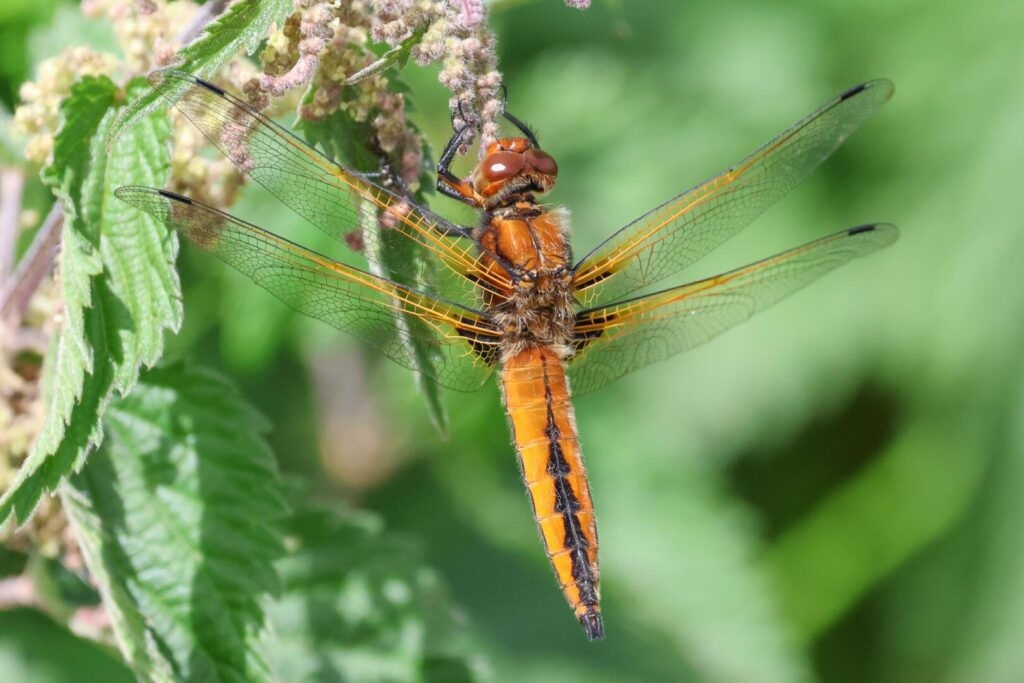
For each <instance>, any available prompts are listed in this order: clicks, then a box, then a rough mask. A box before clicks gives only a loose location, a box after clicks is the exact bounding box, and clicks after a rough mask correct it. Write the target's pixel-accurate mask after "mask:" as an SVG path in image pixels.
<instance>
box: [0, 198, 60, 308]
mask: <svg viewBox="0 0 1024 683" xmlns="http://www.w3.org/2000/svg"><path fill="white" fill-rule="evenodd" d="M63 225H64V211H63V210H62V209H61V206H60V204H54V205H53V208H52V209H50V213H48V214H47V215H46V220H44V221H43V225H42V227H41V228H39V232H38V233H36V237H35V239H34V240H32V246H31V247H29V249H28V253H27V254H25V258H23V259H22V260H21V263H19V264H18V268H17V270H15V271H14V276H13V277H11V278H10V279H9V280H8V281H7V282H6V283H4V286H3V288H2V289H0V320H8V319H20V318H21V316H22V314H24V313H25V309H26V308H28V302H29V301H30V300H31V299H32V295H33V294H34V293H35V291H36V289H37V288H38V287H39V284H40V283H41V282H42V281H43V278H45V277H46V276H47V275H48V274H49V273H50V269H51V268H52V266H53V259H54V257H55V256H56V255H57V247H58V246H59V244H60V228H61V226H63Z"/></svg>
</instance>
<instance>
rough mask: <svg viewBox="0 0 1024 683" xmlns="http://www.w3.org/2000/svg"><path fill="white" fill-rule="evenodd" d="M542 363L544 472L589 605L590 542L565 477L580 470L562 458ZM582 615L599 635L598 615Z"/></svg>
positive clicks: (592, 601) (593, 600) (593, 596)
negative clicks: (545, 421) (550, 480)
mask: <svg viewBox="0 0 1024 683" xmlns="http://www.w3.org/2000/svg"><path fill="white" fill-rule="evenodd" d="M541 364H542V366H543V368H544V399H545V401H546V402H547V409H548V415H547V417H548V424H547V427H546V428H545V434H546V435H547V437H548V466H547V472H548V474H550V475H551V476H552V477H554V479H555V512H558V513H561V515H562V523H563V525H564V527H565V540H564V541H563V547H564V548H568V549H570V550H571V552H570V553H569V557H570V558H571V561H572V578H573V580H574V581H575V582H576V587H577V588H578V589H579V593H580V603H581V604H583V605H585V606H587V607H588V608H592V607H594V606H596V605H597V603H598V598H597V586H596V585H595V584H596V581H595V578H594V572H593V571H592V570H591V567H590V557H589V556H588V555H587V549H588V548H589V547H590V542H589V541H588V540H587V537H586V534H584V533H583V524H582V523H581V522H580V518H579V516H578V515H577V514H576V513H577V512H579V510H580V501H579V499H577V498H576V494H575V493H573V490H572V486H571V485H570V484H569V479H568V477H569V475H571V474H577V475H579V474H582V472H575V473H574V472H573V471H572V468H571V466H570V465H569V461H568V460H566V459H565V453H564V452H563V451H562V444H561V436H562V434H561V430H560V429H559V428H558V424H557V422H556V421H555V410H554V405H553V401H552V396H551V384H550V381H551V380H550V378H549V377H548V370H547V361H546V360H545V359H544V357H543V356H541ZM585 616H588V617H590V618H589V619H588V620H584V624H583V625H584V626H585V627H586V628H587V635H588V637H590V638H591V639H596V638H600V637H601V631H600V629H599V628H598V629H597V630H595V629H594V624H595V623H596V624H597V625H598V627H600V621H601V620H600V616H599V615H597V614H596V611H595V610H592V609H588V611H587V615H585ZM595 618H596V621H595Z"/></svg>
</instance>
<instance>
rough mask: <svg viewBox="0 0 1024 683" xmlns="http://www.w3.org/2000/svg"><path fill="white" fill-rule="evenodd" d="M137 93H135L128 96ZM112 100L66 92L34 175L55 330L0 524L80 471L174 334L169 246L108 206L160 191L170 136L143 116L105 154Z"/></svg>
mask: <svg viewBox="0 0 1024 683" xmlns="http://www.w3.org/2000/svg"><path fill="white" fill-rule="evenodd" d="M144 84H145V82H144V81H141V80H140V81H137V82H136V83H135V85H134V86H133V87H132V88H131V89H130V90H129V92H132V91H134V90H137V89H138V88H140V87H143V85H144ZM120 97H121V92H120V90H119V89H118V88H117V86H115V85H114V84H113V83H112V82H111V81H110V80H109V79H107V78H105V77H104V78H93V77H89V78H84V79H82V80H81V81H79V82H78V83H76V84H75V85H74V86H73V87H72V89H71V95H70V97H69V98H68V99H67V100H66V101H65V102H64V105H63V107H62V109H61V111H62V113H63V115H64V125H63V127H62V128H61V130H60V132H59V133H58V134H57V137H56V140H55V144H54V154H53V163H52V164H51V165H50V166H48V167H47V168H46V169H44V171H43V179H44V180H45V182H46V183H47V184H48V185H50V187H51V188H52V189H53V191H54V193H55V194H56V195H57V196H58V198H59V199H60V201H61V204H62V206H63V209H64V215H65V221H64V228H63V233H62V237H61V239H62V247H61V253H60V274H61V294H62V298H63V303H64V322H63V325H62V326H61V331H60V336H59V339H58V340H57V342H56V344H55V346H54V349H53V351H52V352H51V353H50V354H49V356H48V358H47V361H46V364H47V378H48V381H47V382H46V384H45V386H46V390H45V397H46V398H45V401H46V404H45V405H46V412H45V416H46V417H45V421H44V423H43V426H42V429H41V431H40V434H39V437H38V438H37V440H36V443H35V445H34V446H33V449H32V452H31V453H30V454H29V457H28V458H27V459H26V460H25V463H24V464H23V465H22V467H21V469H20V470H19V472H18V474H17V477H16V478H15V481H14V483H13V484H12V485H11V486H10V488H8V489H7V490H6V491H5V492H4V493H3V495H2V496H0V522H3V520H5V519H6V518H7V517H8V515H9V514H10V513H11V512H12V511H14V512H15V513H16V515H17V518H18V520H19V522H22V523H23V522H25V521H26V520H27V519H28V518H29V516H30V515H31V513H32V511H33V510H34V509H35V506H36V504H37V503H38V502H39V499H40V497H41V496H42V494H43V492H44V490H49V491H52V490H53V489H55V488H56V487H57V485H58V484H59V483H60V482H61V481H62V479H63V478H64V477H65V476H67V475H68V474H69V473H71V472H73V471H75V470H77V469H79V468H80V467H81V466H82V463H83V462H84V460H85V456H86V455H87V454H88V453H89V451H90V450H91V449H93V448H95V447H96V446H97V445H98V444H99V442H100V440H101V438H102V432H101V430H100V420H101V418H102V416H103V411H104V409H105V408H106V404H107V402H108V401H109V399H110V397H111V395H112V394H113V392H114V391H115V390H117V391H119V392H120V393H122V394H125V393H127V392H128V391H129V390H130V389H131V387H132V385H133V384H134V382H135V378H136V377H137V375H138V371H139V367H140V366H142V365H147V366H149V365H153V364H154V363H155V362H156V361H157V360H159V358H160V356H161V354H162V353H163V330H164V329H177V328H178V327H179V326H180V325H181V319H182V310H181V303H180V293H179V287H178V278H177V274H176V273H175V271H174V257H175V255H176V253H177V250H178V243H177V239H176V238H175V236H174V235H172V234H170V233H169V232H168V231H167V230H166V228H164V227H163V226H162V225H160V224H159V223H157V222H156V221H154V220H153V219H151V218H149V217H148V216H144V215H141V214H139V213H138V212H137V211H135V210H134V209H132V208H131V207H130V206H128V205H126V204H124V203H122V202H120V201H119V200H117V199H116V198H115V197H114V196H113V191H114V189H115V188H117V187H118V186H120V185H125V184H129V183H131V182H136V183H144V184H147V185H156V186H161V185H163V184H164V183H165V182H166V178H167V172H168V168H169V161H168V154H167V144H166V141H167V138H168V136H169V135H170V132H169V124H168V122H167V117H166V116H165V115H163V114H160V115H155V116H152V117H150V118H148V119H146V120H144V121H142V122H141V123H140V124H139V125H137V126H134V127H133V128H132V129H131V130H130V131H129V132H128V133H127V134H126V136H125V137H124V139H123V140H122V141H121V142H120V143H119V144H118V145H117V146H116V148H114V149H113V150H111V152H110V153H105V152H104V149H103V140H104V135H105V134H106V131H107V130H108V129H109V127H110V124H111V122H112V121H113V119H114V116H115V115H116V113H117V102H118V101H119V99H120Z"/></svg>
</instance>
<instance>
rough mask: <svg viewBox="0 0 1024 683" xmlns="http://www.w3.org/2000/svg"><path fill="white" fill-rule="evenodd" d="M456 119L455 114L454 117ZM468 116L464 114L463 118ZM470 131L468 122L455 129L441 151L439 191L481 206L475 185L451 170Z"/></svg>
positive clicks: (438, 167)
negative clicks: (458, 176) (460, 178)
mask: <svg viewBox="0 0 1024 683" xmlns="http://www.w3.org/2000/svg"><path fill="white" fill-rule="evenodd" d="M452 118H453V120H454V116H453V117H452ZM465 118H466V117H465V116H463V119H465ZM469 132H470V125H469V124H468V123H466V124H465V125H464V126H462V128H459V129H457V130H456V131H455V135H453V136H452V138H451V140H449V141H448V144H447V145H445V146H444V151H443V152H441V158H440V159H438V160H437V191H438V192H440V193H441V194H443V195H445V196H446V197H451V198H452V199H457V200H459V201H460V202H462V203H464V204H469V205H470V206H472V207H473V208H480V203H479V202H477V200H476V197H475V193H474V192H473V187H472V185H470V184H469V183H468V182H466V181H465V180H459V179H458V178H457V177H455V174H454V173H452V172H451V164H452V160H453V159H454V158H455V153H456V152H458V151H459V147H461V146H462V141H463V140H465V139H466V135H468V134H469Z"/></svg>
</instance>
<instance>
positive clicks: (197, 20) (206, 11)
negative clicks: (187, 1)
mask: <svg viewBox="0 0 1024 683" xmlns="http://www.w3.org/2000/svg"><path fill="white" fill-rule="evenodd" d="M227 5H228V0H210V2H208V3H206V4H205V5H203V6H202V7H200V8H199V9H198V10H196V13H195V14H194V15H193V16H192V20H191V21H190V22H188V26H186V27H185V28H183V29H182V30H181V33H179V34H178V37H177V38H176V40H177V41H178V42H179V43H180V44H182V45H188V44H189V43H191V42H192V41H193V40H195V39H196V38H198V37H199V36H201V35H202V34H203V30H204V29H205V28H206V25H207V24H209V23H210V22H211V21H213V20H214V19H216V18H217V16H218V15H220V13H221V12H223V11H224V8H225V7H227Z"/></svg>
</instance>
